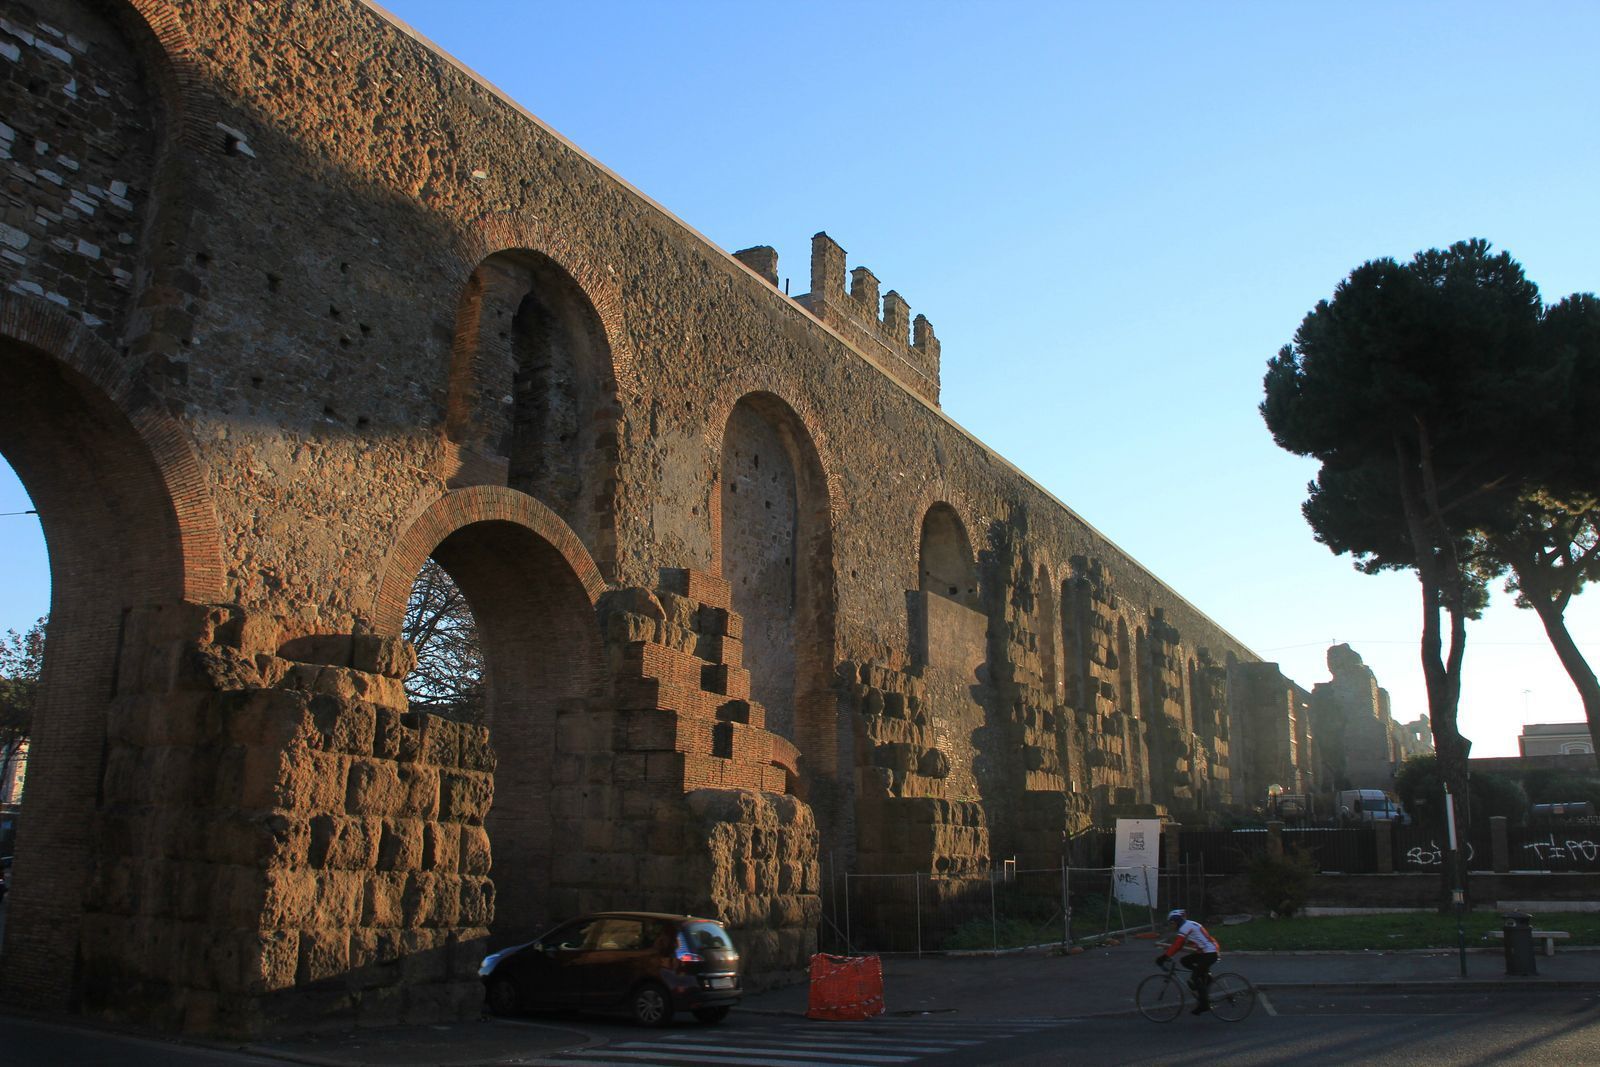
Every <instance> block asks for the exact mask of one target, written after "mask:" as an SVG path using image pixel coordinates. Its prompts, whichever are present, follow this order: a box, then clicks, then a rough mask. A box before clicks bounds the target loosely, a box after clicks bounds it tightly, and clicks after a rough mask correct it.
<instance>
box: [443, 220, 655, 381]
mask: <svg viewBox="0 0 1600 1067" xmlns="http://www.w3.org/2000/svg"><path fill="white" fill-rule="evenodd" d="M503 252H537V253H538V254H540V255H542V256H545V257H547V258H548V259H549V260H550V261H551V262H552V263H554V264H556V266H558V267H560V268H561V269H562V270H564V271H566V273H567V275H568V276H569V277H570V278H571V279H572V280H573V282H574V284H576V285H577V287H578V289H579V290H580V291H582V293H583V295H584V296H585V297H586V298H587V299H588V301H589V304H590V305H591V306H592V307H593V308H594V312H595V315H596V316H597V317H598V318H599V320H600V329H601V331H602V333H604V335H605V340H606V348H607V349H608V350H609V353H610V357H611V366H610V368H609V373H610V380H608V381H605V382H602V383H601V386H602V390H603V391H604V392H606V393H608V394H615V395H617V396H618V397H620V396H624V395H626V396H636V395H637V394H638V392H639V389H638V380H637V372H636V370H635V368H634V361H633V348H632V346H631V345H630V344H629V343H628V330H627V322H626V319H625V317H624V315H623V311H622V286H621V285H620V284H619V283H618V281H617V278H616V276H615V275H614V274H613V273H612V272H611V270H610V269H609V268H606V267H604V266H602V265H601V264H600V263H599V261H597V260H596V259H595V258H594V256H593V255H592V254H591V253H590V252H589V251H588V250H586V249H585V248H583V247H582V246H581V245H579V244H578V243H577V242H575V241H573V240H571V239H569V238H568V237H566V236H565V235H564V234H562V233H560V232H557V231H556V230H554V229H552V228H550V227H548V226H546V225H545V224H544V223H542V222H541V221H540V220H539V219H537V218H534V217H532V216H529V215H522V214H513V213H507V212H501V213H497V214H493V215H485V216H482V217H480V218H478V219H476V220H475V221H474V222H473V223H472V224H471V225H470V226H469V227H468V228H467V229H465V230H463V231H462V232H461V233H460V235H459V238H458V241H457V245H456V249H455V254H456V258H457V260H458V261H459V263H460V280H459V283H458V284H456V285H454V286H452V287H451V289H450V291H449V293H448V294H447V306H446V307H445V308H443V309H442V313H443V314H444V315H445V317H446V318H447V319H448V321H450V322H452V323H453V322H455V314H456V306H457V304H458V303H459V302H460V297H461V293H462V291H463V290H464V289H465V288H466V285H467V280H468V279H469V278H471V277H472V272H473V271H475V270H477V269H478V267H479V265H480V264H482V263H483V261H484V260H486V259H488V258H489V257H490V256H494V255H498V254H500V253H503Z"/></svg>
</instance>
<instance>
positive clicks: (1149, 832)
mask: <svg viewBox="0 0 1600 1067" xmlns="http://www.w3.org/2000/svg"><path fill="white" fill-rule="evenodd" d="M1113 862H1115V864H1116V867H1117V869H1116V872H1115V884H1116V898H1117V899H1118V900H1120V901H1122V902H1123V903H1124V904H1138V905H1140V906H1141V907H1147V908H1149V907H1154V906H1155V903H1156V888H1157V885H1158V880H1157V877H1156V876H1157V875H1158V874H1160V872H1161V820H1160V819H1118V820H1117V852H1116V859H1115V860H1114V861H1113Z"/></svg>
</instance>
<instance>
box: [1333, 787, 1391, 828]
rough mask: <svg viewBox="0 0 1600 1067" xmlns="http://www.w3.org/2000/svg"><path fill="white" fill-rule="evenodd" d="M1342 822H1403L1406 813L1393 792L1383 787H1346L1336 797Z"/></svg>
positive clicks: (1336, 804)
mask: <svg viewBox="0 0 1600 1067" xmlns="http://www.w3.org/2000/svg"><path fill="white" fill-rule="evenodd" d="M1335 806H1336V807H1337V808H1338V811H1339V821H1340V822H1347V823H1350V822H1395V823H1398V822H1403V821H1404V820H1405V813H1404V812H1403V811H1401V810H1400V801H1399V800H1398V799H1396V798H1395V795H1394V794H1393V793H1389V792H1385V791H1384V790H1382V789H1345V790H1341V791H1340V792H1339V794H1338V796H1337V797H1335Z"/></svg>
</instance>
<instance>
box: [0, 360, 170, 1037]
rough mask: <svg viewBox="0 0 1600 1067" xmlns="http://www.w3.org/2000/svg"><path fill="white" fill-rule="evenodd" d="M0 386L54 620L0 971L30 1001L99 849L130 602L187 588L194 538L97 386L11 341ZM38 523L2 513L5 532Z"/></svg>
mask: <svg viewBox="0 0 1600 1067" xmlns="http://www.w3.org/2000/svg"><path fill="white" fill-rule="evenodd" d="M0 396H4V397H5V398H6V412H5V417H4V418H0V453H3V454H4V456H5V459H6V461H7V462H9V463H10V465H11V467H12V469H13V470H14V471H15V473H16V476H17V478H18V480H19V482H20V484H21V485H22V486H23V487H24V488H25V490H26V494H27V496H28V498H30V499H31V501H32V503H33V506H34V507H35V508H36V509H37V511H38V523H39V528H40V529H41V530H42V532H43V535H44V540H45V542H46V543H47V544H48V558H49V585H48V589H49V617H50V622H49V627H48V630H47V633H46V640H45V645H44V656H43V662H42V665H41V668H40V675H39V681H38V688H37V694H36V698H35V701H34V706H33V713H32V723H31V729H30V738H29V770H28V786H27V792H26V799H25V802H24V805H23V806H24V809H25V810H24V812H23V815H22V817H21V818H20V819H19V820H18V835H17V846H16V848H17V851H16V854H15V855H16V862H15V865H14V868H13V871H12V878H11V879H10V882H11V889H12V891H11V892H8V893H7V897H6V904H7V911H8V912H9V913H10V914H9V917H8V920H7V923H6V932H5V934H6V936H5V947H4V965H3V966H0V974H3V976H4V979H3V980H4V982H5V984H6V988H7V989H8V990H10V991H12V992H13V993H15V994H16V995H17V996H18V997H20V998H22V999H25V1000H28V1001H32V1002H40V1003H53V1004H54V1005H55V1006H57V1007H62V1006H65V1005H66V1003H67V1002H68V1001H69V999H70V997H71V995H72V991H71V990H70V989H69V988H68V987H67V983H69V982H70V981H72V977H71V976H72V972H73V970H74V968H73V964H72V961H73V960H74V959H75V958H76V957H77V953H78V948H79V945H78V932H79V928H80V925H81V921H82V911H83V908H84V906H85V902H86V898H87V896H88V883H89V877H90V866H91V863H92V861H93V859H94V853H95V850H94V837H93V835H94V834H95V832H96V829H95V818H94V816H95V811H96V808H97V804H98V797H99V793H100V787H101V781H100V773H101V769H102V759H103V753H104V751H105V745H106V729H107V714H108V711H107V709H108V707H109V706H110V703H111V700H112V697H113V695H114V693H115V692H116V688H117V663H118V656H119V653H120V651H121V649H122V632H123V625H124V620H125V618H126V616H127V613H128V612H129V610H130V609H134V608H140V607H146V606H151V605H166V604H173V603H176V602H177V601H179V600H180V599H182V598H183V596H184V594H185V591H186V580H185V563H184V558H183V538H182V533H181V531H180V524H179V519H178V510H177V508H176V506H175V504H174V501H173V499H172V496H171V494H170V493H169V491H168V489H167V484H166V481H165V480H164V478H163V475H162V471H161V469H160V466H159V464H158V461H157V459H156V457H155V456H154V455H153V454H152V451H151V449H150V447H149V446H148V445H147V444H146V442H145V440H144V438H143V437H142V436H141V435H140V433H139V431H138V430H137V429H136V428H135V426H134V425H133V424H132V423H131V422H130V421H129V419H128V418H127V416H125V415H124V414H123V413H122V412H121V411H120V410H118V408H117V407H116V405H115V404H114V403H113V402H112V401H111V399H110V398H108V397H107V396H106V395H105V394H104V392H102V391H101V390H100V389H99V387H97V386H96V385H94V384H93V383H91V382H90V381H89V380H88V379H86V378H85V377H83V376H82V375H80V374H79V373H77V372H76V371H74V370H72V369H70V368H68V367H67V366H65V365H64V364H63V363H61V362H60V361H58V360H57V359H55V358H54V357H52V356H50V355H48V354H46V353H44V352H42V351H40V350H38V349H36V348H34V347H32V346H30V345H26V344H22V343H21V342H18V341H15V340H12V339H0ZM6 510H12V509H9V508H8V509H6ZM19 510H20V509H19ZM31 521H32V517H31V516H27V517H15V516H13V517H8V518H3V519H0V522H4V523H6V524H8V532H9V531H12V530H16V531H19V532H20V526H12V525H11V524H20V523H23V522H31ZM8 539H9V538H8ZM16 561H17V557H13V556H11V555H9V554H8V555H7V567H6V570H7V572H8V573H7V574H6V577H7V579H8V581H7V585H8V587H10V588H15V587H16V586H23V585H25V584H26V581H25V580H22V581H18V582H17V583H16V586H12V583H11V582H10V581H9V579H10V578H11V574H10V573H9V572H10V570H11V569H12V567H14V566H15V565H16ZM8 599H9V598H8ZM9 610H15V608H9ZM23 610H25V611H26V612H29V613H31V612H33V611H35V610H36V607H35V606H33V605H31V604H30V605H29V606H28V607H26V608H25V609H23ZM30 621H31V620H30ZM8 625H9V624H8Z"/></svg>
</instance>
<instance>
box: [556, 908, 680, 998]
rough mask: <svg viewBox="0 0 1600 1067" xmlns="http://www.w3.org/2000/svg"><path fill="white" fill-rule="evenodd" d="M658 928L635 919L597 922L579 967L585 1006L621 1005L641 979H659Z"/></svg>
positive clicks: (615, 917) (613, 917) (612, 918)
mask: <svg viewBox="0 0 1600 1067" xmlns="http://www.w3.org/2000/svg"><path fill="white" fill-rule="evenodd" d="M657 925H658V924H656V923H654V922H651V921H649V920H647V919H644V918H641V917H639V916H633V915H608V916H601V917H600V918H598V919H596V920H595V923H594V925H593V926H591V927H590V928H589V930H588V934H587V937H586V938H585V947H584V951H583V956H582V959H580V960H579V961H577V964H576V970H577V971H578V973H579V974H580V975H581V977H580V979H579V984H580V986H581V994H580V996H581V998H582V999H581V1003H582V1004H583V1005H584V1006H586V1007H591V1008H603V1007H607V1006H611V1005H615V1004H618V1003H620V1002H621V1001H622V999H623V998H624V997H626V996H627V995H628V993H629V992H630V991H631V990H632V989H633V987H634V986H636V985H637V984H638V983H639V980H640V979H641V978H646V977H654V976H655V975H656V973H657V972H658V971H659V970H660V967H661V962H660V961H661V951H660V948H659V946H658V945H657V944H656V941H657V938H656V936H655V934H656V926H657Z"/></svg>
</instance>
